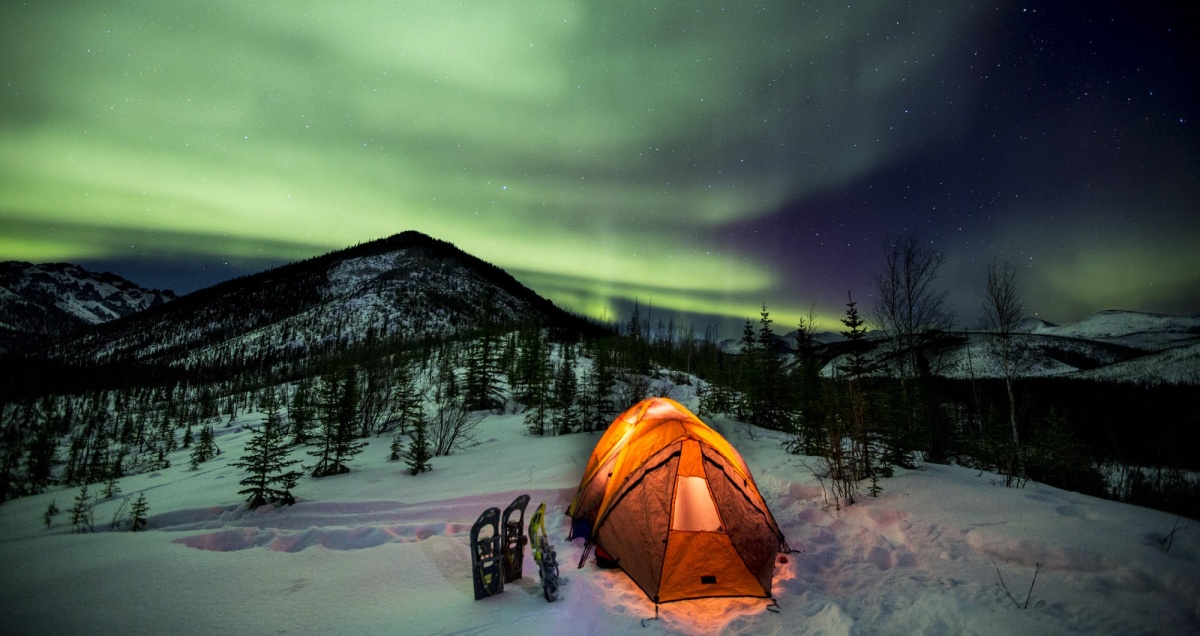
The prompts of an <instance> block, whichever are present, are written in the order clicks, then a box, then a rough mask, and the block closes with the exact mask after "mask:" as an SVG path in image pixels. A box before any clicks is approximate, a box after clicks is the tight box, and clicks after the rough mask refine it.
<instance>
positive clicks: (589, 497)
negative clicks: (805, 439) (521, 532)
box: [567, 398, 787, 603]
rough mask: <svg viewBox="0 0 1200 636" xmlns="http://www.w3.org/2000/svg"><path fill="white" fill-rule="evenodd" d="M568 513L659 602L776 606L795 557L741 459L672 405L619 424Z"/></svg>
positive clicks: (629, 414) (649, 407) (660, 402)
mask: <svg viewBox="0 0 1200 636" xmlns="http://www.w3.org/2000/svg"><path fill="white" fill-rule="evenodd" d="M567 514H568V515H570V516H571V518H572V520H573V521H574V524H573V525H574V527H575V528H576V529H583V530H587V531H589V533H590V536H589V539H588V542H589V543H588V544H589V546H590V545H592V544H595V545H598V546H600V547H601V548H602V549H603V550H604V551H605V552H607V553H608V554H609V555H610V556H611V557H612V558H613V560H615V561H616V562H617V565H619V566H620V567H621V569H623V570H625V573H626V574H628V575H629V577H630V578H631V579H633V581H634V582H635V583H637V584H638V586H639V587H641V588H642V591H644V592H645V593H646V595H647V596H649V597H650V600H652V601H654V602H655V603H667V602H670V601H680V600H685V599H693V598H704V597H713V596H758V597H770V596H771V578H772V576H773V574H774V570H775V553H776V552H777V551H780V550H786V549H787V546H786V544H785V542H784V539H783V534H782V533H781V532H780V531H779V526H778V524H776V523H775V518H774V517H772V516H771V511H770V510H768V509H767V505H766V503H765V502H764V501H763V498H762V495H760V494H759V492H758V487H757V486H756V485H755V484H754V479H753V478H752V477H751V476H750V470H749V469H748V468H747V467H746V462H745V461H743V460H742V457H741V455H739V454H738V452H737V451H736V450H734V448H733V446H731V445H730V444H729V442H728V441H726V440H725V438H723V437H721V435H720V434H718V433H717V432H716V431H714V430H713V429H711V428H709V427H708V425H707V424H705V423H704V422H702V421H700V419H699V418H697V417H696V416H695V415H693V414H692V413H691V412H690V411H688V410H687V409H686V408H684V407H683V406H682V405H681V404H679V403H678V402H675V401H674V400H670V399H666V398H651V399H648V400H643V401H642V402H640V403H638V404H637V405H635V406H634V407H633V408H631V409H629V410H628V411H626V412H625V413H623V414H621V415H620V416H619V417H617V419H616V420H614V421H613V423H612V424H611V425H610V426H609V427H608V430H607V431H605V433H604V435H603V436H602V437H601V438H600V441H599V442H598V443H597V444H596V448H595V450H594V451H592V456H591V458H590V459H589V460H588V465H587V468H586V470H585V471H584V474H583V480H582V481H581V482H580V483H579V490H578V491H577V492H576V493H575V499H574V501H572V502H571V506H570V507H569V508H568V509H567ZM589 526H590V528H589Z"/></svg>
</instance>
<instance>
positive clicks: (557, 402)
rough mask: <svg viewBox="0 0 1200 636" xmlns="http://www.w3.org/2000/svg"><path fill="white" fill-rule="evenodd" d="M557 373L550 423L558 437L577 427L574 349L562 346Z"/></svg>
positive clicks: (576, 382) (555, 375)
mask: <svg viewBox="0 0 1200 636" xmlns="http://www.w3.org/2000/svg"><path fill="white" fill-rule="evenodd" d="M560 351H561V352H562V353H561V356H560V358H561V359H560V360H559V365H558V372H557V373H555V374H554V387H553V402H552V403H553V407H554V411H553V413H552V415H551V422H552V423H553V425H554V432H555V433H556V434H558V435H565V434H567V433H570V432H571V431H572V429H573V428H574V427H575V426H576V425H577V420H578V409H577V405H576V402H577V398H578V392H579V391H578V380H577V379H576V377H575V355H574V347H573V346H570V345H563V346H562V347H561V348H560Z"/></svg>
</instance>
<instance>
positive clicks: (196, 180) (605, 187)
mask: <svg viewBox="0 0 1200 636" xmlns="http://www.w3.org/2000/svg"><path fill="white" fill-rule="evenodd" d="M997 11H1002V12H1003V13H1004V15H1003V16H1001V17H997V15H998V14H997ZM1019 12H1020V9H1019V8H1018V7H1016V6H1014V5H1010V4H1008V3H1001V7H1000V8H998V9H995V10H993V8H992V7H988V8H985V9H984V8H981V9H974V8H971V7H969V6H968V5H967V4H965V3H943V2H933V1H921V2H913V3H908V4H904V5H900V4H897V3H870V4H866V5H863V6H859V5H853V6H850V5H847V4H846V3H840V4H834V3H820V2H818V3H797V2H790V1H789V2H767V3H757V4H747V3H730V4H727V5H723V4H721V3H718V2H686V3H685V2H667V3H660V4H658V5H656V6H651V5H650V4H647V3H641V2H622V1H615V2H571V1H563V0H553V1H551V0H539V1H525V0H523V1H521V2H486V1H467V2H454V3H451V2H388V3H384V2H352V3H348V4H345V5H342V6H335V5H331V4H330V3H324V2H311V1H300V2H282V1H276V2H255V3H244V2H227V1H210V2H204V3H190V2H189V3H185V2H164V1H154V2H149V1H144V0H142V1H139V0H134V1H132V2H123V3H111V2H63V3H29V4H24V5H22V4H20V3H15V2H8V3H5V4H4V6H3V7H2V8H0V25H3V26H2V27H0V34H2V35H0V40H2V41H0V56H2V59H3V66H2V68H0V224H2V227H3V230H0V258H3V259H11V260H28V261H36V262H43V261H71V262H84V263H87V262H106V263H118V262H122V261H136V262H139V263H142V264H143V265H146V264H150V265H148V267H150V268H152V267H153V263H156V262H162V263H164V264H167V263H170V264H173V265H172V267H176V268H178V267H181V266H182V265H181V264H186V263H188V262H196V263H200V262H204V263H214V262H222V263H228V264H229V267H230V269H229V272H231V273H243V272H245V271H254V270H256V269H261V268H263V267H266V266H268V265H270V264H275V263H279V262H285V261H291V260H297V259H300V258H305V257H309V256H312V255H315V254H320V253H323V252H327V251H330V250H333V249H338V248H342V247H345V246H348V245H352V244H355V243H360V242H364V241H368V240H372V239H375V238H379V237H383V236H388V235H391V234H394V233H397V232H400V231H403V230H409V229H413V230H418V231H421V232H425V233H427V234H429V235H431V236H435V237H438V238H441V239H445V240H448V241H451V242H453V243H455V244H456V245H458V246H459V247H460V248H462V249H464V250H466V251H468V252H470V253H473V254H475V255H477V256H479V257H481V258H483V259H485V260H488V261H490V262H493V263H495V264H496V265H499V266H500V267H503V268H505V269H507V270H509V271H511V272H513V273H514V274H515V275H517V277H518V278H520V279H521V280H522V281H524V282H525V283H526V284H529V285H530V286H531V287H533V288H534V289H536V290H537V291H539V292H540V293H543V294H545V295H547V296H549V297H550V298H552V299H554V300H555V301H556V302H558V303H559V304H561V305H563V306H565V307H568V308H570V309H573V310H577V311H581V312H585V313H587V314H590V315H593V316H597V317H605V318H614V319H620V318H621V317H622V316H621V313H622V312H623V311H624V310H625V308H626V307H627V304H628V303H629V302H630V301H631V300H632V299H637V300H638V301H639V302H641V303H642V304H650V305H652V306H653V307H654V309H655V311H659V310H661V311H664V312H673V313H679V314H690V315H694V316H706V317H710V318H712V319H732V320H740V319H741V318H743V317H745V316H756V315H757V311H758V309H759V308H760V306H761V305H762V304H764V303H765V304H766V305H767V306H768V307H769V308H770V309H771V312H772V315H773V317H775V318H776V321H777V323H779V324H780V325H781V326H782V327H784V330H788V329H791V328H793V327H794V325H795V323H796V320H797V319H798V318H799V317H800V316H801V315H802V314H804V313H806V312H807V311H808V308H809V307H810V306H815V307H816V309H817V313H818V317H819V320H820V323H821V325H822V326H824V327H828V328H832V327H835V326H837V322H836V321H837V318H838V316H839V315H840V312H841V309H842V303H844V302H845V300H844V299H845V293H846V290H847V289H850V288H853V289H854V290H855V294H856V296H859V297H866V296H868V295H869V285H870V271H871V268H872V267H873V266H874V265H875V264H876V263H877V262H878V254H877V252H878V251H879V244H880V241H881V240H882V239H883V237H885V236H887V235H889V234H892V233H898V232H902V231H915V232H917V233H919V234H921V235H923V236H928V237H929V238H930V240H932V241H934V242H935V243H937V244H938V245H939V248H940V249H943V250H944V251H945V253H946V254H947V256H948V261H947V262H948V265H949V267H948V268H947V271H946V276H947V279H946V283H947V284H951V285H957V286H963V287H969V286H971V285H974V286H976V287H979V286H981V285H982V282H981V278H980V276H981V275H980V273H979V272H980V271H981V269H980V268H981V267H982V264H984V263H986V261H987V259H988V258H990V256H991V254H992V253H1001V254H1003V255H1005V256H1006V257H1010V258H1013V259H1014V260H1017V261H1019V262H1022V263H1027V262H1028V263H1031V264H1030V269H1029V270H1028V275H1027V276H1026V279H1025V280H1026V284H1027V286H1028V287H1027V296H1028V300H1029V303H1030V305H1031V307H1033V308H1034V309H1037V308H1038V307H1039V306H1040V307H1041V311H1042V312H1043V313H1044V314H1046V315H1048V316H1054V317H1057V318H1059V319H1071V318H1078V317H1080V315H1079V314H1080V312H1088V311H1094V310H1096V309H1103V308H1106V307H1118V306H1119V307H1126V308H1133V309H1140V308H1145V309H1168V310H1186V311H1200V307H1197V300H1196V297H1197V293H1196V292H1197V290H1200V267H1198V266H1197V262H1196V260H1195V256H1192V255H1191V252H1193V251H1194V246H1195V245H1198V244H1200V229H1198V223H1197V221H1196V219H1195V218H1194V217H1196V216H1197V215H1196V210H1197V209H1200V207H1198V206H1197V201H1198V196H1197V188H1198V186H1197V184H1196V176H1197V159H1196V157H1197V155H1196V153H1195V149H1196V145H1195V143H1194V142H1195V138H1194V135H1192V134H1191V133H1190V130H1189V131H1187V132H1185V133H1179V132H1176V133H1170V134H1165V135H1164V134H1158V135H1156V136H1155V138H1154V139H1155V143H1158V142H1162V143H1167V142H1170V141H1172V140H1174V142H1175V146H1174V147H1173V148H1172V147H1169V146H1156V148H1158V150H1151V149H1149V146H1148V145H1147V146H1146V149H1144V150H1142V149H1135V150H1134V151H1133V152H1136V153H1140V154H1138V155H1137V156H1139V157H1140V156H1142V154H1146V155H1151V154H1153V153H1154V152H1158V153H1161V152H1164V151H1163V150H1162V148H1164V147H1165V148H1166V150H1165V152H1166V153H1168V154H1167V156H1166V157H1165V158H1162V160H1161V165H1160V164H1159V163H1156V164H1155V165H1154V166H1152V168H1153V170H1154V171H1155V173H1156V174H1158V175H1159V177H1160V182H1159V183H1155V184H1146V188H1142V187H1137V188H1131V187H1127V186H1126V185H1125V182H1124V181H1121V182H1120V183H1117V182H1115V181H1114V180H1112V179H1107V178H1106V176H1105V175H1106V174H1110V173H1109V172H1108V170H1109V169H1110V168H1111V169H1112V170H1116V171H1119V170H1121V166H1120V165H1115V166H1109V165H1108V164H1104V165H1101V166H1100V167H1098V168H1096V169H1095V170H1094V171H1093V172H1094V173H1095V174H1087V175H1084V176H1079V175H1076V178H1075V179H1074V180H1072V181H1069V182H1067V181H1065V180H1060V183H1062V184H1063V185H1062V188H1061V189H1055V190H1044V189H1033V191H1031V192H1030V193H1029V194H1028V195H1027V196H1026V199H1025V201H1022V200H1020V199H1019V197H1013V196H1012V195H1011V194H1009V193H1003V194H998V193H997V192H995V191H987V190H986V188H985V187H978V188H976V187H968V186H967V185H964V184H965V183H968V182H969V181H970V180H971V178H972V176H971V175H969V174H963V175H956V174H953V173H951V174H950V175H949V178H952V179H953V180H954V181H955V183H956V184H957V185H956V187H957V190H955V193H954V194H953V195H952V198H953V201H947V202H945V203H944V205H943V208H942V209H943V210H946V209H952V210H954V211H953V212H952V213H951V214H949V215H948V216H945V217H943V216H941V215H940V214H941V213H937V212H932V213H931V212H930V209H929V208H930V207H931V204H930V201H933V202H934V203H935V204H934V205H932V207H933V209H934V210H936V209H937V205H936V203H937V201H939V199H938V197H945V196H951V195H945V194H943V193H941V192H937V193H935V192H933V191H934V190H936V188H932V187H928V184H926V186H924V187H925V192H924V193H923V194H921V195H914V197H913V199H912V200H911V201H909V202H907V203H906V202H904V201H903V200H901V199H899V198H893V199H891V200H885V201H883V202H879V201H876V200H875V199H871V198H870V197H860V196H858V195H857V194H856V193H857V192H859V191H865V190H864V189H869V188H871V187H874V184H875V183H880V184H887V188H886V189H887V191H888V192H891V193H895V192H897V191H899V186H896V185H895V183H898V180H899V179H900V177H899V176H896V175H897V174H898V171H901V172H903V171H905V170H908V168H906V167H905V166H912V165H915V164H916V163H918V162H922V161H924V160H925V158H926V157H928V156H930V155H931V154H936V153H938V152H941V149H944V148H948V147H949V148H961V147H962V146H963V143H962V141H963V140H964V139H974V138H975V137H976V136H979V135H981V134H982V133H978V132H975V127H976V126H977V125H978V122H977V119H978V117H979V113H980V112H982V111H981V109H982V108H984V107H989V104H990V102H988V97H987V95H989V94H990V93H988V92H987V91H988V90H989V89H986V88H980V83H981V82H982V81H983V80H981V79H980V77H981V74H987V73H990V72H995V71H989V69H988V67H987V65H983V64H981V63H979V61H978V60H972V59H971V58H972V57H974V58H978V57H979V56H980V55H983V56H985V57H988V58H989V59H992V58H995V59H1004V55H1005V51H1006V49H1005V46H1006V45H1005V44H1004V42H1005V41H1006V40H1005V38H1006V37H1008V36H1007V31H1006V29H1008V28H1009V25H1010V21H1011V20H1017V19H1019V17H1018V16H1017V14H1019ZM1164 90H1165V87H1164ZM991 107H994V105H993V106H991ZM1122 116H1123V115H1121V114H1119V113H1118V114H1116V115H1114V117H1122ZM1171 117H1175V115H1174V114H1172V115H1171ZM1105 121H1106V122H1107V121H1108V120H1105ZM1091 124H1092V122H1088V125H1091ZM1155 125H1158V124H1155ZM1008 133H1012V131H1011V130H1009V131H1008ZM1008 133H1006V134H1008ZM1012 134H1016V133H1012ZM1180 135H1182V137H1180ZM1180 139H1182V141H1180ZM1130 145H1133V146H1139V143H1138V142H1134V141H1131V142H1130ZM1085 150H1086V148H1085ZM988 152H993V153H995V154H993V155H989V156H988V157H987V159H988V160H989V161H991V160H993V157H995V158H996V160H997V161H1002V162H1003V163H1001V165H1000V167H1001V169H1002V170H1003V169H1006V168H1005V166H1007V165H1008V162H1014V165H1019V164H1025V165H1028V164H1029V163H1030V157H1033V156H1039V151H1036V150H1031V151H1030V154H1028V155H1026V154H1023V153H1021V152H1015V151H1014V148H1013V147H1005V148H1003V149H1001V150H995V149H992V150H989V151H988ZM1072 156H1074V155H1072ZM1160 156H1161V154H1160ZM944 161H946V162H952V161H953V159H945V160H944ZM1040 161H1045V162H1049V163H1051V164H1054V165H1050V166H1047V170H1048V171H1049V172H1050V173H1051V174H1054V173H1055V171H1061V170H1063V168H1061V167H1057V166H1058V165H1059V158H1058V157H1049V158H1047V157H1044V156H1042V157H1041V159H1040ZM1070 161H1071V160H1068V163H1069V162H1070ZM1035 163H1036V162H1035ZM938 165H942V166H943V168H941V170H943V171H945V170H946V169H945V168H944V165H945V164H938ZM904 176H905V177H908V178H910V179H911V177H912V176H913V174H912V172H904ZM1018 177H1019V175H1016V174H1010V175H1008V176H1007V177H1006V178H1009V179H1014V178H1018ZM945 178H946V177H943V176H939V175H938V174H936V173H929V174H927V175H926V176H925V177H924V178H923V179H921V180H920V181H922V182H924V181H928V182H937V181H939V180H943V179H945ZM1029 178H1030V179H1031V180H1035V181H1036V180H1037V179H1038V177H1037V175H1031V176H1030V177H1029ZM995 179H996V177H995V175H989V176H988V177H987V182H988V183H994V182H995ZM1150 188H1155V190H1154V191H1155V192H1156V193H1157V194H1156V195H1153V196H1151V197H1150V198H1149V199H1142V198H1141V197H1142V196H1143V194H1144V193H1145V191H1146V190H1147V189H1150ZM1162 188H1166V189H1165V190H1164V189H1162ZM880 189H881V190H883V189H885V188H883V187H882V186H881V188H880ZM1084 190H1088V192H1089V193H1090V196H1091V197H1092V198H1091V199H1082V200H1083V201H1084V202H1082V203H1081V202H1080V201H1081V199H1080V197H1079V195H1080V194H1081V193H1082V192H1083V191H1084ZM831 197H832V198H834V199H837V201H838V202H837V203H836V204H831V205H819V204H818V203H816V202H818V201H829V200H830V198H831ZM838 197H842V198H840V199H839V198H838ZM973 199H975V200H973ZM997 199H999V203H997V202H996V200H997ZM867 200H870V201H871V205H870V206H868V207H871V209H864V206H862V205H858V206H856V207H854V209H848V207H849V205H850V203H852V202H854V201H867ZM1088 200H1093V201H1111V203H1108V205H1111V206H1114V207H1115V208H1117V209H1116V211H1115V212H1113V213H1111V214H1106V215H1105V216H1104V217H1103V220H1102V221H1097V222H1095V223H1094V226H1093V227H1091V228H1089V229H1087V232H1086V234H1085V235H1080V230H1079V226H1078V224H1079V223H1080V222H1081V221H1080V219H1086V218H1090V217H1091V216H1092V215H1094V213H1095V208H1096V206H1095V205H1092V204H1089V203H1087V202H1086V201H1088ZM1027 202H1028V203H1027ZM1029 204H1033V205H1034V206H1035V207H1037V210H1030V209H1027V208H1025V207H1022V206H1025V205H1029ZM1097 205H1099V204H1098V203H1097ZM1135 206H1137V207H1136V209H1135ZM1047 207H1049V208H1050V209H1049V211H1047V210H1046V208H1047ZM781 210H787V212H786V214H785V213H783V212H781ZM930 214H936V215H939V216H937V218H932V217H929V216H928V215H930ZM1139 215H1140V216H1139ZM1047 217H1049V218H1057V219H1059V221H1057V222H1055V223H1054V224H1053V228H1054V229H1051V230H1046V229H1043V228H1041V226H1039V225H1038V223H1039V222H1040V219H1045V218H1047ZM830 219H836V221H835V222H836V224H837V229H836V231H834V232H833V234H835V235H836V236H834V237H831V238H830V239H829V240H828V242H827V239H826V238H825V237H820V238H814V235H813V233H812V232H811V231H809V229H806V228H811V226H813V225H821V224H826V225H827V224H829V223H831V221H830ZM1031 224H1032V225H1031ZM955 228H957V230H956V229H955ZM789 233H794V235H793V234H789ZM1055 233H1058V235H1057V236H1056V235H1055ZM1063 233H1065V234H1063ZM764 235H778V236H771V237H764ZM783 235H787V236H788V237H789V238H788V239H787V240H783V239H782V238H780V236H783ZM797 254H799V255H800V256H797ZM164 267H165V265H164ZM238 268H240V269H238ZM117 273H122V272H120V271H118V272H117ZM129 277H130V278H132V279H134V280H135V281H136V282H143V281H141V280H138V278H137V277H136V276H132V275H131V276H129ZM212 282H215V281H212ZM180 287H182V288H183V289H182V291H190V289H187V287H188V284H186V283H183V284H181V285H180ZM973 293H975V292H974V291H972V292H971V293H966V294H964V297H965V298H966V300H964V301H962V302H963V304H964V306H967V313H969V312H970V311H971V307H970V306H969V303H970V302H975V303H976V304H977V301H975V300H973V299H975V297H976V296H977V295H978V294H977V293H975V295H974V296H973V295H972V294H973ZM1180 298H1185V299H1187V302H1185V303H1183V304H1180V303H1179V302H1178V299H1180ZM698 326H699V325H698Z"/></svg>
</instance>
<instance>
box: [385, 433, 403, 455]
mask: <svg viewBox="0 0 1200 636" xmlns="http://www.w3.org/2000/svg"><path fill="white" fill-rule="evenodd" d="M388 450H389V453H388V461H390V462H397V461H400V455H401V453H403V452H404V442H403V441H401V439H400V434H399V433H396V435H395V436H394V437H392V445H391V446H390V447H389V448H388Z"/></svg>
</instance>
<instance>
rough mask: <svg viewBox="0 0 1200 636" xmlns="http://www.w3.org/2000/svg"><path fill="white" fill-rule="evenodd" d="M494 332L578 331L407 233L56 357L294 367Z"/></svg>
mask: <svg viewBox="0 0 1200 636" xmlns="http://www.w3.org/2000/svg"><path fill="white" fill-rule="evenodd" d="M489 298H490V299H491V303H492V304H491V306H490V307H489V306H486V303H487V301H488V299H489ZM485 321H493V322H497V323H504V322H513V323H517V322H522V321H530V322H536V323H542V324H556V323H558V324H572V325H573V324H575V322H577V320H576V319H575V318H574V317H572V316H570V315H568V314H567V313H566V312H564V311H562V310H560V309H558V308H557V307H555V306H554V305H553V303H551V302H550V301H548V300H546V299H544V298H542V297H540V296H538V295H537V294H536V293H534V292H533V291H532V290H530V289H528V288H527V287H525V286H523V285H521V284H520V283H519V282H517V281H516V280H515V279H514V278H512V277H511V276H509V275H508V274H506V273H504V272H503V271H502V270H500V269H499V268H496V267H495V266H492V265H490V264H488V263H485V262H483V261H481V260H479V259H477V258H475V257H473V256H470V255H469V254H466V253H464V252H462V251H461V250H458V249H457V248H455V247H454V246H453V245H451V244H449V243H445V242H443V241H438V240H436V239H433V238H430V237H428V236H425V235H422V234H419V233H417V232H404V233H402V234H398V235H395V236H392V237H389V238H386V239H380V240H378V241H372V242H370V243H365V244H363V245H359V246H355V247H352V248H348V249H346V250H341V251H339V252H332V253H330V254H326V255H323V256H320V257H317V258H314V259H309V260H307V261H301V262H297V263H292V264H289V265H286V266H283V267H279V268H276V269H273V270H268V271H265V272H261V273H259V274H255V275H252V276H247V277H245V278H241V279H236V280H233V281H228V282H226V283H222V284H220V285H216V286H214V287H210V288H207V289H203V290H200V291H197V292H194V293H192V294H189V295H187V296H185V297H183V298H181V299H179V300H178V301H176V302H174V303H172V304H171V306H170V307H164V308H162V309H161V310H159V311H153V312H144V313H142V314H138V315H136V316H132V317H130V318H128V319H126V320H122V321H118V322H116V323H112V324H109V325H105V326H104V327H103V328H100V329H95V330H91V331H89V332H87V333H85V334H82V335H80V336H79V337H77V338H75V339H73V340H71V341H70V342H66V343H63V344H62V345H61V346H58V347H56V348H54V349H53V350H52V351H51V352H50V354H51V355H52V356H53V357H56V358H58V359H66V360H78V361H82V362H87V363H91V362H97V361H99V362H104V361H108V360H115V359H121V360H138V361H147V362H158V363H162V364H166V365H170V366H176V367H183V368H189V367H191V368H194V367H195V366H197V365H219V364H225V363H228V361H238V360H263V359H265V360H278V359H281V358H284V357H292V358H294V357H297V356H303V355H306V354H313V353H322V352H327V351H329V350H330V349H333V348H337V347H344V346H347V345H351V344H356V343H361V342H363V341H364V340H366V339H370V338H380V339H383V338H389V337H403V338H407V339H412V340H418V339H421V338H427V337H443V336H447V335H450V334H454V333H460V332H463V331H468V330H471V329H475V328H478V327H480V326H481V325H482V324H484V322H485Z"/></svg>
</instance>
